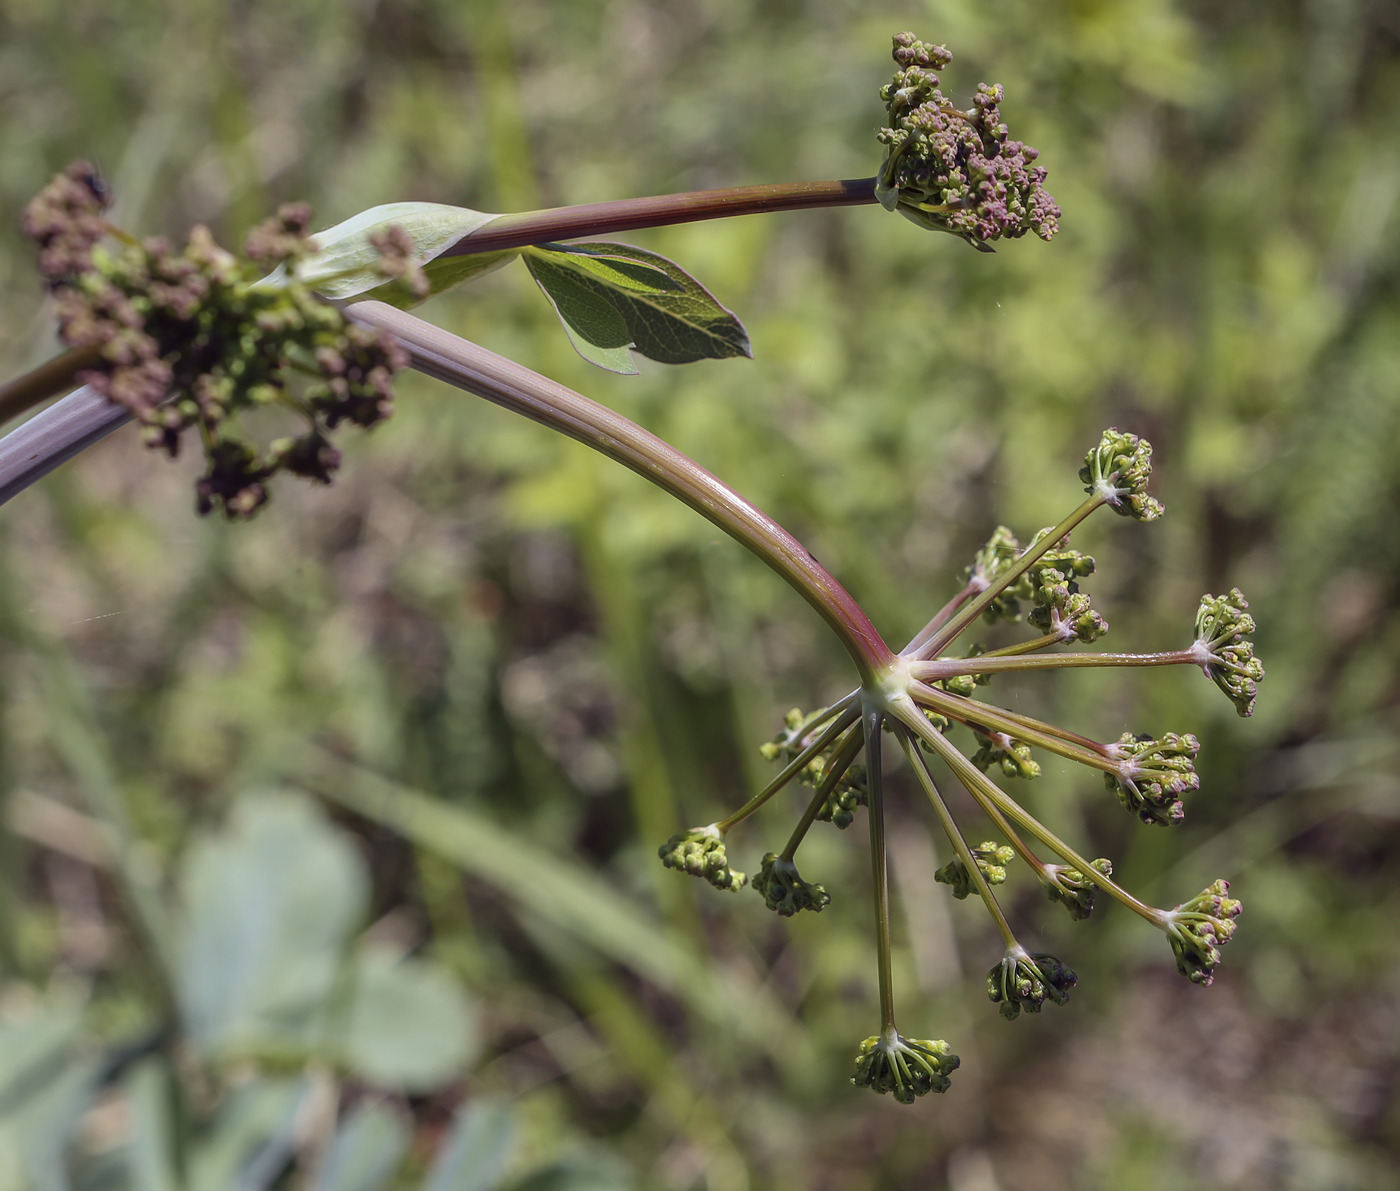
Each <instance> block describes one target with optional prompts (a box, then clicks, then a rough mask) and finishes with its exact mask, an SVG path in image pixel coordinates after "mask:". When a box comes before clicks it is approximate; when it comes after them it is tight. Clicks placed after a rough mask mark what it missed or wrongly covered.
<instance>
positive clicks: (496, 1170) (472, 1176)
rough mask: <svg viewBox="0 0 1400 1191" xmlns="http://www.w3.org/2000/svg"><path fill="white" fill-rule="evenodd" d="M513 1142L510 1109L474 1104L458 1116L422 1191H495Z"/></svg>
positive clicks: (503, 1105) (480, 1101)
mask: <svg viewBox="0 0 1400 1191" xmlns="http://www.w3.org/2000/svg"><path fill="white" fill-rule="evenodd" d="M514 1141H515V1114H514V1113H513V1112H512V1111H511V1109H510V1108H509V1106H507V1105H505V1104H498V1103H495V1102H494V1101H489V1100H485V1101H484V1100H475V1101H473V1102H472V1103H471V1104H469V1105H468V1106H467V1107H466V1109H465V1110H464V1111H463V1112H462V1113H460V1114H459V1115H458V1117H457V1120H456V1123H455V1124H453V1126H452V1132H451V1133H449V1134H448V1135H447V1140H446V1141H444V1142H443V1143H442V1148H441V1149H440V1150H438V1156H437V1161H436V1162H434V1163H433V1168H432V1170H431V1171H430V1172H429V1173H428V1178H427V1180H426V1181H425V1182H424V1184H423V1191H496V1189H497V1188H498V1187H500V1185H501V1178H502V1176H503V1175H504V1174H505V1169H506V1166H507V1164H508V1163H509V1162H510V1158H511V1154H512V1152H513V1150H514Z"/></svg>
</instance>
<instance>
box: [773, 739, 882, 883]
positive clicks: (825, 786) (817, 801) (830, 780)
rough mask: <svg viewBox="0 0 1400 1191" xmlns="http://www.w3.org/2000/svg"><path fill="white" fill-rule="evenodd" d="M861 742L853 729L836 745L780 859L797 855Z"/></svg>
mask: <svg viewBox="0 0 1400 1191" xmlns="http://www.w3.org/2000/svg"><path fill="white" fill-rule="evenodd" d="M863 744H864V740H863V739H862V735H861V734H860V733H857V732H854V731H853V732H851V733H850V734H849V735H848V736H847V737H846V739H845V740H844V741H842V742H841V744H840V745H838V746H837V750H836V755H835V756H834V757H833V758H832V761H831V765H830V767H829V768H828V770H827V773H826V775H825V776H824V777H823V778H822V780H821V782H820V783H819V784H818V786H817V790H816V793H815V794H813V795H812V800H811V801H810V802H809V803H808V804H807V809H806V810H805V811H803V812H802V818H801V819H800V820H798V823H797V826H796V827H794V828H793V830H792V834H791V835H790V836H788V842H787V845H786V846H785V847H784V848H783V851H782V855H781V856H780V859H782V860H791V859H792V858H793V857H794V856H796V855H797V849H798V848H799V847H800V846H801V844H802V841H803V840H804V839H806V838H807V832H808V831H809V830H810V829H811V826H812V824H813V823H815V822H816V821H817V816H818V815H819V814H821V809H822V807H823V806H825V805H826V800H827V797H828V795H830V793H831V791H832V790H834V789H835V788H836V783H837V782H839V781H840V780H841V779H842V778H843V777H844V776H845V774H846V770H848V769H849V768H850V767H851V762H852V761H854V760H855V758H856V754H857V753H859V752H860V750H861V746H862V745H863Z"/></svg>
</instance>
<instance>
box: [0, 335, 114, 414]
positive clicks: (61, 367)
mask: <svg viewBox="0 0 1400 1191" xmlns="http://www.w3.org/2000/svg"><path fill="white" fill-rule="evenodd" d="M101 359H102V348H101V347H100V346H98V345H96V344H93V345H91V346H89V347H71V348H69V349H68V350H67V351H66V352H63V353H62V354H61V355H57V356H55V357H54V358H53V359H52V360H48V361H46V362H45V363H43V364H40V365H39V367H37V368H33V369H30V371H28V372H26V373H25V374H24V375H23V376H17V377H15V378H14V380H10V381H6V382H5V383H4V384H3V385H0V426H3V425H4V424H5V423H6V422H8V421H9V420H10V419H11V418H17V417H19V415H20V414H22V413H24V412H25V411H26V410H31V409H33V408H34V407H35V406H36V405H38V404H39V403H40V402H41V401H47V400H48V399H49V398H50V397H57V396H58V395H59V394H60V393H66V392H67V391H68V390H70V389H73V388H76V387H77V384H78V373H80V372H82V371H84V370H85V369H88V368H93V367H96V365H97V364H98V362H99V361H100V360H101Z"/></svg>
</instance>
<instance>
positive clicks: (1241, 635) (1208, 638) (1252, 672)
mask: <svg viewBox="0 0 1400 1191" xmlns="http://www.w3.org/2000/svg"><path fill="white" fill-rule="evenodd" d="M1248 607H1249V602H1248V601H1247V600H1246V599H1245V598H1244V596H1243V595H1241V594H1240V589H1239V588H1238V587H1236V588H1232V589H1231V591H1230V594H1229V595H1223V596H1212V595H1207V596H1202V597H1201V607H1200V609H1199V610H1198V611H1197V613H1196V640H1195V643H1194V644H1193V645H1192V646H1191V652H1192V655H1193V657H1194V659H1195V661H1196V663H1197V664H1198V665H1199V666H1200V667H1201V670H1202V671H1203V672H1204V673H1205V676H1206V677H1207V678H1209V679H1210V680H1211V682H1213V683H1215V685H1216V686H1218V687H1219V688H1220V689H1221V690H1222V691H1224V692H1225V694H1226V695H1227V696H1228V697H1229V699H1230V701H1231V702H1232V703H1233V704H1234V705H1235V710H1236V711H1237V712H1239V714H1240V715H1242V716H1247V715H1252V714H1253V713H1254V700H1255V696H1256V695H1257V694H1258V693H1259V683H1260V681H1261V680H1262V679H1263V677H1264V663H1263V662H1261V661H1260V660H1259V659H1258V658H1257V657H1255V656H1254V643H1253V642H1252V641H1249V640H1246V638H1247V637H1249V636H1250V635H1251V634H1252V633H1253V632H1254V618H1253V617H1252V616H1250V615H1249V613H1248V612H1246V611H1245V609H1246V608H1248Z"/></svg>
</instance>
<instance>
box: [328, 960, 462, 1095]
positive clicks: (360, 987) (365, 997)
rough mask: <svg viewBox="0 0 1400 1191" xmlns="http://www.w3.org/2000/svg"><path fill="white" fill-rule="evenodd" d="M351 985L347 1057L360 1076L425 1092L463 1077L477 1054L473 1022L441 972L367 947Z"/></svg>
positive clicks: (436, 967)
mask: <svg viewBox="0 0 1400 1191" xmlns="http://www.w3.org/2000/svg"><path fill="white" fill-rule="evenodd" d="M354 979H355V994H354V1002H353V1004H352V1007H351V1010H350V1029H349V1033H348V1036H347V1038H346V1055H345V1058H346V1062H347V1063H348V1064H349V1065H350V1067H351V1068H352V1069H353V1070H354V1071H355V1072H356V1073H357V1074H358V1075H359V1076H361V1078H363V1079H365V1080H366V1081H367V1082H369V1083H372V1084H376V1085H377V1086H379V1087H383V1088H392V1089H396V1090H403V1091H406V1092H430V1091H433V1090H434V1089H436V1088H439V1087H441V1086H442V1085H443V1084H445V1083H448V1082H450V1081H451V1080H453V1079H456V1078H457V1077H458V1076H460V1075H461V1074H462V1068H463V1067H464V1066H465V1065H466V1064H467V1062H468V1061H469V1060H470V1058H471V1056H472V1054H473V1053H474V1052H475V1050H476V1030H475V1021H474V1018H473V1015H472V1011H471V1006H470V1005H469V1004H468V1003H467V1001H466V998H465V997H464V996H463V995H462V991H461V989H460V988H458V986H457V983H456V981H454V980H453V979H452V977H451V976H450V975H449V974H448V973H447V970H446V969H445V968H443V967H442V966H441V965H440V964H436V963H433V962H431V961H428V960H421V959H404V960H398V961H395V960H394V959H393V958H392V957H391V956H387V955H385V954H383V952H381V951H377V950H374V949H367V950H366V951H365V953H364V954H363V955H362V956H361V957H360V961H359V963H358V965H357V967H356V972H355V977H354Z"/></svg>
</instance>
